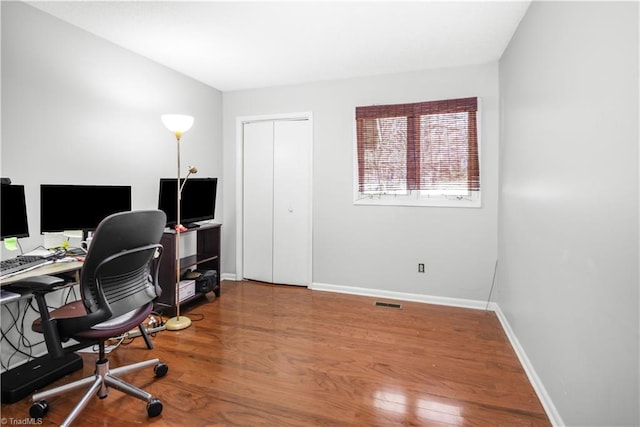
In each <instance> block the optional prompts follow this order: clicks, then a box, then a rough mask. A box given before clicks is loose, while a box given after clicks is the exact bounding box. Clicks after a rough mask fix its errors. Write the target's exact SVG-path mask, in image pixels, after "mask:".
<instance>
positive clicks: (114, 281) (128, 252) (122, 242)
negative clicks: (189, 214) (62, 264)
mask: <svg viewBox="0 0 640 427" xmlns="http://www.w3.org/2000/svg"><path fill="white" fill-rule="evenodd" d="M165 225H166V215H165V213H164V212H162V211H160V210H141V211H128V212H120V213H116V214H113V215H110V216H108V217H106V218H105V219H103V220H102V222H101V223H100V224H99V225H98V227H97V228H96V231H95V232H94V233H93V238H92V240H91V244H90V245H89V250H88V252H87V256H86V258H85V261H84V265H83V267H82V270H81V272H80V292H81V296H82V300H83V302H84V305H85V308H86V310H87V316H86V318H83V320H81V322H82V323H83V327H87V328H88V327H91V326H93V325H95V324H97V323H101V322H103V321H105V320H108V319H111V318H114V317H117V316H120V315H123V314H126V313H129V312H131V311H132V310H135V309H137V308H140V307H142V306H143V305H145V304H147V303H149V302H150V301H152V300H153V299H155V298H156V297H157V296H158V295H159V286H158V285H157V277H156V276H157V269H158V268H157V267H158V264H159V256H160V255H161V253H162V246H161V245H160V239H161V237H162V232H163V230H164V227H165Z"/></svg>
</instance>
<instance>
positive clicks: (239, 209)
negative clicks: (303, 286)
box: [230, 112, 313, 283]
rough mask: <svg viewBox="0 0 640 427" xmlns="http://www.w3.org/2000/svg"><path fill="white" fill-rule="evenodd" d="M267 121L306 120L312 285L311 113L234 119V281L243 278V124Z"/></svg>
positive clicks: (311, 272)
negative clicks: (309, 145) (308, 146)
mask: <svg viewBox="0 0 640 427" xmlns="http://www.w3.org/2000/svg"><path fill="white" fill-rule="evenodd" d="M268 120H308V121H309V132H310V135H309V137H310V141H311V147H310V150H309V156H310V157H311V158H310V159H309V259H308V266H309V271H308V275H309V276H308V278H307V282H308V283H312V280H313V113H311V112H298V113H285V114H266V115H257V116H240V117H236V274H235V276H234V279H230V280H241V279H242V277H243V272H244V268H243V263H242V259H243V256H242V252H243V243H242V242H243V241H244V239H243V237H244V236H243V229H242V225H243V220H242V218H243V215H244V212H243V204H242V202H243V191H242V189H243V183H244V178H243V177H244V170H243V164H244V151H243V149H242V147H243V141H244V135H243V129H244V128H243V126H244V124H245V123H251V122H258V121H268Z"/></svg>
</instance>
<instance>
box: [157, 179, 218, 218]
mask: <svg viewBox="0 0 640 427" xmlns="http://www.w3.org/2000/svg"><path fill="white" fill-rule="evenodd" d="M176 182H177V179H176V178H160V191H159V196H158V209H160V210H161V211H164V213H165V214H166V215H167V227H171V226H174V225H176V220H177V218H176V217H177V212H176V210H177V209H176V206H177V198H178V189H177V188H176ZM183 182H184V179H181V180H180V183H183ZM217 187H218V178H189V179H188V180H187V182H186V183H185V184H184V187H183V188H182V197H181V199H182V203H181V204H180V222H181V223H182V225H184V226H185V227H187V228H193V227H197V226H198V224H196V222H197V221H206V220H212V219H214V217H215V213H216V192H217Z"/></svg>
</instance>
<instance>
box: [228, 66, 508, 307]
mask: <svg viewBox="0 0 640 427" xmlns="http://www.w3.org/2000/svg"><path fill="white" fill-rule="evenodd" d="M468 96H478V97H480V98H481V102H482V112H481V128H482V134H481V138H482V140H481V143H482V154H481V156H482V158H481V161H482V185H483V207H482V208H480V209H473V208H432V207H390V206H354V204H353V187H352V182H353V135H354V130H353V129H354V128H353V126H354V110H355V107H356V106H359V105H371V104H385V103H407V102H419V101H428V100H436V99H446V98H457V97H468ZM223 105H224V164H225V169H224V182H225V187H224V192H225V212H224V218H223V222H224V224H225V233H224V236H223V238H224V244H223V247H224V253H225V257H224V259H223V269H222V270H223V271H224V272H228V273H233V272H234V271H235V261H236V260H235V234H234V232H235V209H234V207H235V191H236V182H235V174H236V171H235V155H236V148H235V144H236V134H235V130H236V128H235V121H236V118H237V117H241V116H254V115H269V114H281V113H297V112H312V113H313V122H314V151H313V156H314V162H313V198H314V200H313V239H314V243H313V282H315V283H316V284H326V285H330V286H339V287H359V288H369V289H372V290H385V291H394V292H401V293H404V294H419V295H430V296H445V297H450V298H459V299H470V300H486V299H487V297H488V295H489V289H490V286H491V280H492V276H493V269H494V264H495V259H496V254H497V195H498V194H497V192H498V65H497V63H494V64H488V65H481V66H473V67H466V68H455V69H445V70H432V71H423V72H418V73H406V74H399V75H387V76H379V77H369V78H358V79H350V80H341V81H331V82H320V83H314V84H307V85H299V86H290V87H278V88H269V89H259V90H246V91H237V92H225V93H224V95H223ZM419 262H423V263H425V264H426V273H425V274H420V273H418V272H417V264H418V263H419Z"/></svg>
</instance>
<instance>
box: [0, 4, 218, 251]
mask: <svg viewBox="0 0 640 427" xmlns="http://www.w3.org/2000/svg"><path fill="white" fill-rule="evenodd" d="M171 112H185V113H188V114H192V115H193V116H195V123H194V126H193V128H192V129H191V130H190V131H189V132H188V133H186V134H185V136H184V137H183V140H182V144H181V146H182V162H183V170H185V169H186V165H189V164H195V165H197V166H198V170H199V172H198V175H197V176H202V177H207V176H214V177H220V178H221V177H222V158H221V153H222V147H221V135H222V122H221V119H222V94H221V93H220V92H219V91H218V90H216V89H213V88H211V87H209V86H206V85H204V84H202V83H199V82H197V81H195V80H193V79H190V78H187V77H185V76H183V75H182V74H179V73H177V72H175V71H173V70H170V69H168V68H166V67H164V66H161V65H159V64H156V63H154V62H152V61H150V60H147V59H145V58H142V57H140V56H139V55H136V54H133V53H131V52H129V51H127V50H125V49H122V48H120V47H118V46H116V45H114V44H111V43H109V42H106V41H104V40H103V39H100V38H98V37H95V36H93V35H92V34H90V33H88V32H85V31H83V30H80V29H78V28H76V27H74V26H71V25H69V24H67V23H65V22H63V21H60V20H58V19H57V18H54V17H52V16H50V15H48V14H46V13H44V12H41V11H39V10H37V9H35V8H33V7H30V6H28V5H26V4H24V3H22V2H2V160H1V171H0V174H1V175H2V176H3V177H9V178H11V179H12V181H13V182H14V183H16V184H24V185H25V186H26V192H27V203H28V216H29V228H30V234H31V236H32V237H31V238H29V239H25V240H24V241H22V242H21V244H22V246H23V249H24V250H25V251H27V250H30V249H32V248H33V247H35V246H37V245H39V244H41V243H42V236H40V210H39V209H40V201H39V185H40V184H108V185H113V184H118V185H131V186H132V187H133V188H132V205H133V206H132V207H133V209H147V208H156V207H157V203H158V180H159V178H160V177H175V176H176V141H175V137H174V136H173V135H172V134H171V133H170V132H169V131H168V130H167V129H166V128H165V127H164V126H163V125H162V122H161V120H160V115H161V114H163V113H171ZM219 185H220V184H219ZM220 186H221V185H220ZM218 202H219V205H218V207H219V213H220V214H219V215H218V218H221V217H222V215H221V214H222V195H221V194H218ZM60 209H82V201H81V200H78V201H76V203H74V204H68V205H64V204H61V205H60ZM3 250H4V249H3ZM5 255H7V256H11V255H12V254H7V253H6V252H3V256H5Z"/></svg>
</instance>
